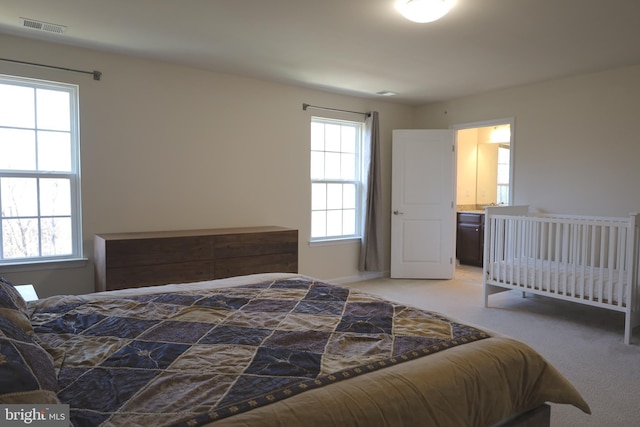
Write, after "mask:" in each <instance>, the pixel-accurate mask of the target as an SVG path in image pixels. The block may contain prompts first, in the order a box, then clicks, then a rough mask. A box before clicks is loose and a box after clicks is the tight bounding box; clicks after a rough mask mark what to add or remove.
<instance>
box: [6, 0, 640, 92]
mask: <svg viewBox="0 0 640 427" xmlns="http://www.w3.org/2000/svg"><path fill="white" fill-rule="evenodd" d="M394 2H395V0H0V33H6V34H11V35H18V36H23V37H33V38H38V39H44V40H48V41H51V42H55V43H63V44H69V45H76V46H84V47H90V48H94V49H100V50H105V51H110V52H117V53H124V54H130V55H137V56H142V57H149V58H157V59H161V60H165V61H171V62H176V63H181V64H185V65H188V66H194V67H199V68H204V69H210V70H214V71H218V72H224V73H234V74H240V75H244V76H248V77H256V78H260V79H267V80H273V81H277V82H283V83H290V84H296V85H303V86H309V87H313V88H318V89H323V90H330V91H335V92H339V93H347V94H351V95H356V96H364V97H373V96H378V95H376V92H379V91H385V90H386V91H393V92H396V93H397V95H396V96H395V97H393V98H390V99H389V100H390V101H391V100H392V101H394V102H401V103H408V104H424V103H429V102H433V101H441V100H447V99H453V98H458V97H462V96H467V95H471V94H474V93H481V92H486V91H490V90H494V89H500V88H506V87H510V86H516V85H522V84H528V83H534V82H538V81H544V80H547V79H553V78H559V77H565V76H570V75H576V74H583V73H589V72H595V71H601V70H605V69H610V68H616V67H621V66H627V65H635V64H640V1H638V0H555V1H544V0H457V4H456V6H455V7H454V9H453V10H452V11H451V12H450V13H449V14H448V15H447V16H445V17H444V18H443V19H442V20H440V21H437V22H434V23H431V24H416V23H412V22H410V21H407V20H405V19H404V18H402V17H401V16H400V15H399V14H398V13H397V12H396V10H395V9H394ZM20 17H24V18H30V19H35V20H40V21H45V22H49V23H54V24H60V25H65V26H67V30H66V32H65V33H64V34H62V35H60V34H52V33H43V32H38V31H35V30H31V29H27V28H22V27H21V26H20V25H21V24H20V19H19V18H20ZM0 56H2V55H1V49H0ZM11 59H16V60H21V59H23V58H11ZM49 65H57V66H65V65H66V64H49Z"/></svg>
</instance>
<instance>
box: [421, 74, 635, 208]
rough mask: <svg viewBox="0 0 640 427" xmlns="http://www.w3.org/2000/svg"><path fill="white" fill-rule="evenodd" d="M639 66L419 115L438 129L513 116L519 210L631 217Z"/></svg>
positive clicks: (449, 105)
mask: <svg viewBox="0 0 640 427" xmlns="http://www.w3.org/2000/svg"><path fill="white" fill-rule="evenodd" d="M639 100H640V66H634V67H627V68H622V69H616V70H609V71H605V72H600V73H594V74H589V75H583V76H578V77H572V78H566V79H560V80H554V81H549V82H544V83H539V84H533V85H529V86H523V87H519V88H514V89H508V90H502V91H496V92H491V93H486V94H481V95H477V96H471V97H467V98H464V99H459V100H455V101H451V102H445V103H438V104H433V105H428V106H424V107H421V108H417V109H416V124H417V125H418V126H421V127H425V128H431V129H437V128H448V127H449V126H451V125H457V124H462V123H473V122H478V121H485V120H493V119H499V118H505V117H514V118H515V125H514V128H513V129H512V132H514V145H513V147H512V149H513V150H514V155H515V160H514V164H513V168H514V175H515V176H514V182H513V185H514V190H515V192H514V196H515V197H514V204H529V205H530V206H531V207H532V208H533V209H535V210H540V211H548V212H559V213H570V214H588V215H613V216H626V215H628V214H629V213H631V212H635V211H638V210H640V186H639V185H638V183H639V182H640V167H639V166H638V164H639V160H640V138H639V137H638V131H637V128H638V126H637V123H638V114H639V112H640V109H639V107H638V102H639Z"/></svg>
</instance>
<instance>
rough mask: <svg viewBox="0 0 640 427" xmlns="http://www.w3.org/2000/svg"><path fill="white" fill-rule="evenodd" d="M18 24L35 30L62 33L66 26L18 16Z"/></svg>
mask: <svg viewBox="0 0 640 427" xmlns="http://www.w3.org/2000/svg"><path fill="white" fill-rule="evenodd" d="M20 25H21V26H22V27H24V28H30V29H32V30H36V31H46V32H48V33H55V34H64V32H65V31H66V30H67V27H66V26H64V25H58V24H52V23H50V22H43V21H36V20H35V19H29V18H20Z"/></svg>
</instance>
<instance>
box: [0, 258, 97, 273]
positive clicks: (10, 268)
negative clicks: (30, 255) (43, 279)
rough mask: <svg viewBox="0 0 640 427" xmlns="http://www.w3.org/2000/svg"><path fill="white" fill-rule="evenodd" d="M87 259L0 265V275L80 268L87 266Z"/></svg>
mask: <svg viewBox="0 0 640 427" xmlns="http://www.w3.org/2000/svg"><path fill="white" fill-rule="evenodd" d="M88 260H89V259H88V258H69V259H61V260H46V261H24V262H16V263H13V264H0V273H15V272H20V271H34V270H58V269H62V268H81V267H85V266H86V265H87V261H88Z"/></svg>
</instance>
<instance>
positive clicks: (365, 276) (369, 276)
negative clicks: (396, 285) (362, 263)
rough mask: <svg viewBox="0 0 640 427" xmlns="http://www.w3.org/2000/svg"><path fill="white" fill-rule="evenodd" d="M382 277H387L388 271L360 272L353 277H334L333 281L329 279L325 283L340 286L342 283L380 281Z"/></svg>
mask: <svg viewBox="0 0 640 427" xmlns="http://www.w3.org/2000/svg"><path fill="white" fill-rule="evenodd" d="M383 277H389V272H388V271H380V272H378V271H374V272H370V271H362V272H360V273H358V274H356V275H353V276H344V277H336V278H334V279H329V280H327V282H330V283H337V284H342V283H352V282H361V281H363V280H373V279H380V278H383Z"/></svg>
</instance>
